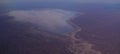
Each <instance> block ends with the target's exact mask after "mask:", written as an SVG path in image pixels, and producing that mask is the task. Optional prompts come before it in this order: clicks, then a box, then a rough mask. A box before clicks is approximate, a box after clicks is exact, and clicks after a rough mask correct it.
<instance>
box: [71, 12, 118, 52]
mask: <svg viewBox="0 0 120 54" xmlns="http://www.w3.org/2000/svg"><path fill="white" fill-rule="evenodd" d="M84 13H85V14H84V15H81V16H78V17H76V18H75V19H74V20H73V22H74V23H75V24H77V25H79V26H80V27H81V28H82V31H81V32H79V38H83V39H84V40H87V41H89V42H90V43H93V44H95V45H96V46H95V47H94V48H95V49H97V50H100V51H102V53H103V54H120V52H119V50H120V47H119V46H120V39H119V38H120V25H119V24H120V11H104V10H103V11H101V10H100V11H99V10H98V11H95V10H94V11H93V10H92V11H89V12H88V11H87V12H84Z"/></svg>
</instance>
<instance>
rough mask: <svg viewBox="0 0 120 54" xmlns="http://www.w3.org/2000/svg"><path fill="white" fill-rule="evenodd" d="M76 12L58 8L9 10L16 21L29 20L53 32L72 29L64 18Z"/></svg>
mask: <svg viewBox="0 0 120 54" xmlns="http://www.w3.org/2000/svg"><path fill="white" fill-rule="evenodd" d="M75 14H76V12H72V11H65V10H60V9H44V10H27V11H24V10H16V11H11V12H9V16H13V17H14V18H15V19H14V20H16V21H21V22H30V23H33V24H37V25H39V26H40V29H45V30H49V31H55V32H64V31H70V30H72V29H73V27H72V26H71V25H69V24H68V23H67V22H66V20H68V19H70V18H71V17H73V16H74V15H75Z"/></svg>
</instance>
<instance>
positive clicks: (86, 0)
mask: <svg viewBox="0 0 120 54" xmlns="http://www.w3.org/2000/svg"><path fill="white" fill-rule="evenodd" d="M43 1H44V2H80V3H120V0H0V3H5V2H43Z"/></svg>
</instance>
